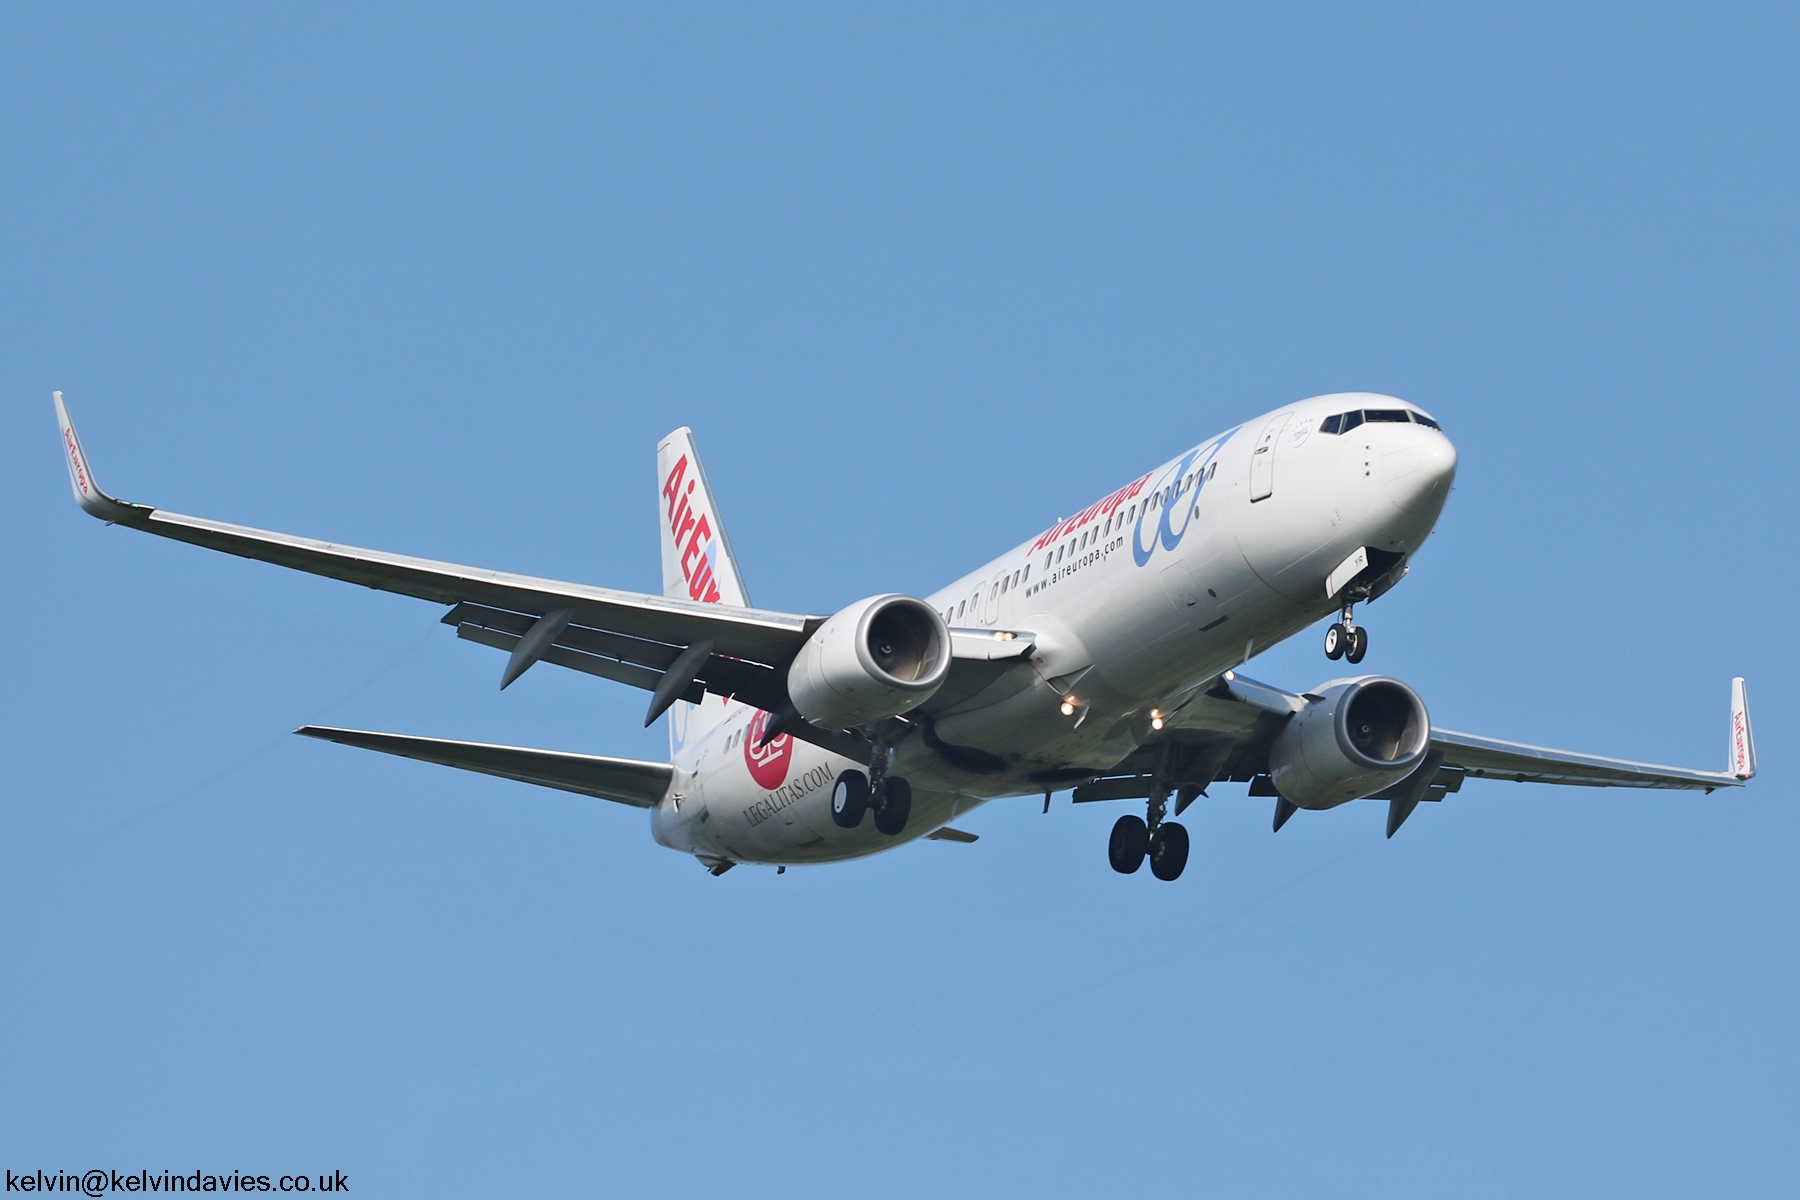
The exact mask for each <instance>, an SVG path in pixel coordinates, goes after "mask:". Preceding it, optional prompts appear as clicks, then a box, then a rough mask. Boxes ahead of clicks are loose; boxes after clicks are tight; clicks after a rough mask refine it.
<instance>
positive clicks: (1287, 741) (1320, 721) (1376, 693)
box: [1269, 675, 1431, 809]
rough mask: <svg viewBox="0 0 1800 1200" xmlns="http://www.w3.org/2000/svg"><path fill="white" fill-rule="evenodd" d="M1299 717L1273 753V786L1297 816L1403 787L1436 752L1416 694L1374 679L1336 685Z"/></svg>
mask: <svg viewBox="0 0 1800 1200" xmlns="http://www.w3.org/2000/svg"><path fill="white" fill-rule="evenodd" d="M1314 694H1315V695H1318V696H1319V697H1320V698H1319V699H1317V700H1311V701H1308V702H1307V705H1306V707H1305V708H1304V709H1302V710H1301V711H1299V712H1297V713H1295V714H1294V715H1293V717H1291V718H1290V719H1289V720H1288V723H1287V724H1286V725H1285V726H1283V727H1282V730H1281V732H1280V733H1279V734H1277V735H1276V737H1275V743H1274V745H1272V746H1270V747H1269V778H1270V779H1271V780H1272V781H1273V782H1274V784H1275V790H1276V791H1278V792H1280V793H1281V796H1282V799H1284V800H1286V801H1287V802H1288V803H1289V804H1292V805H1295V806H1296V807H1299V808H1313V809H1318V808H1333V807H1335V806H1337V805H1339V804H1343V803H1344V802H1345V801H1348V800H1358V799H1361V798H1362V797H1364V796H1370V795H1373V794H1374V793H1376V792H1379V791H1380V790H1381V789H1382V788H1384V787H1387V786H1388V785H1390V784H1394V783H1398V782H1400V781H1401V780H1402V779H1405V778H1406V777H1407V776H1408V775H1410V774H1412V772H1413V771H1414V770H1415V769H1416V768H1417V767H1418V765H1419V763H1420V762H1421V761H1423V760H1424V758H1425V751H1426V749H1427V748H1428V747H1429V746H1430V744H1431V718H1430V717H1429V716H1428V715H1426V712H1425V702H1424V701H1422V700H1420V699H1419V695H1418V693H1417V692H1415V691H1413V690H1412V689H1411V688H1409V687H1407V686H1406V685H1405V684H1404V683H1401V682H1400V681H1399V680H1397V679H1384V678H1381V677H1380V676H1373V675H1372V676H1369V677H1367V678H1364V679H1351V680H1345V681H1342V682H1339V683H1335V684H1332V685H1331V686H1329V687H1327V688H1325V689H1324V690H1323V691H1322V692H1317V693H1314Z"/></svg>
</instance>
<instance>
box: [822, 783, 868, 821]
mask: <svg viewBox="0 0 1800 1200" xmlns="http://www.w3.org/2000/svg"><path fill="white" fill-rule="evenodd" d="M868 807H869V777H868V776H867V775H864V774H863V773H862V772H861V771H845V772H844V773H843V774H842V775H839V776H838V777H837V783H836V784H834V785H832V788H831V819H832V820H833V821H835V822H837V823H838V825H840V826H842V827H843V828H845V829H855V828H856V827H857V826H858V825H860V824H862V819H863V813H864V812H866V811H867V810H868Z"/></svg>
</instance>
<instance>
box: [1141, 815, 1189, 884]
mask: <svg viewBox="0 0 1800 1200" xmlns="http://www.w3.org/2000/svg"><path fill="white" fill-rule="evenodd" d="M1187 860H1188V831H1187V827H1186V826H1183V825H1177V824H1176V823H1175V822H1173V821H1164V822H1163V823H1162V824H1161V825H1158V826H1157V827H1156V829H1155V831H1154V832H1153V833H1151V835H1150V873H1151V874H1152V875H1154V876H1156V877H1157V878H1158V879H1180V878H1181V872H1182V870H1183V869H1184V868H1185V867H1186V866H1187Z"/></svg>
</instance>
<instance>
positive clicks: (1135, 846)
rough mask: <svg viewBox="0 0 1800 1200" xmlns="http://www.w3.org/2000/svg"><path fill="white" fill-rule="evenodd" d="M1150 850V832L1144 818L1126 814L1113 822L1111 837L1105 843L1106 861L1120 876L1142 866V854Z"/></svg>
mask: <svg viewBox="0 0 1800 1200" xmlns="http://www.w3.org/2000/svg"><path fill="white" fill-rule="evenodd" d="M1149 848H1150V830H1149V827H1148V826H1146V825H1145V824H1144V818H1142V817H1140V816H1136V815H1133V814H1131V813H1126V814H1125V815H1124V816H1122V817H1120V818H1119V819H1118V820H1117V821H1115V822H1113V828H1112V837H1111V838H1110V839H1108V841H1107V843H1106V861H1108V862H1110V863H1111V864H1112V869H1113V870H1115V871H1117V872H1118V873H1119V874H1121V875H1129V874H1131V873H1132V872H1133V871H1135V870H1137V869H1138V868H1139V867H1141V866H1143V865H1144V854H1145V853H1146V852H1147V851H1148V850H1149Z"/></svg>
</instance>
